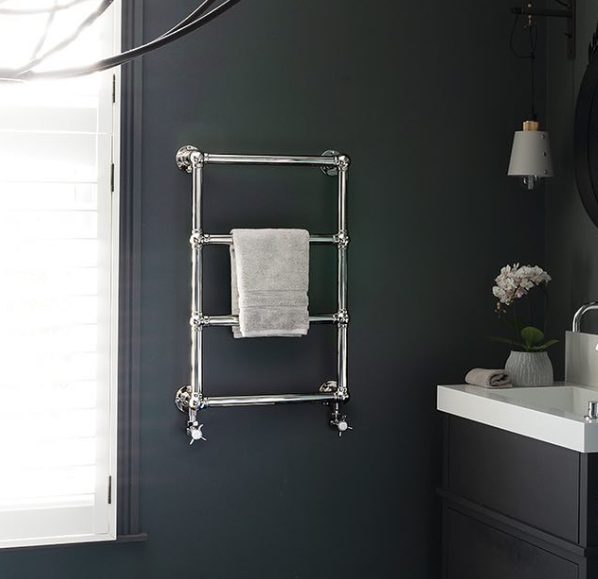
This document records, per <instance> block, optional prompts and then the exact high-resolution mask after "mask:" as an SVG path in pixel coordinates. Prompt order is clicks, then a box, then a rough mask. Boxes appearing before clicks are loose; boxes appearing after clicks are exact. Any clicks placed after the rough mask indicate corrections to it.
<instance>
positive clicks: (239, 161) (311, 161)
mask: <svg viewBox="0 0 598 579" xmlns="http://www.w3.org/2000/svg"><path fill="white" fill-rule="evenodd" d="M203 162H204V163H211V164H220V165H310V166H312V167H336V166H337V165H338V164H339V159H338V157H332V156H331V157H310V156H305V155H218V154H213V153H204V155H203Z"/></svg>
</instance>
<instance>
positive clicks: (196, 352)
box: [175, 145, 350, 443]
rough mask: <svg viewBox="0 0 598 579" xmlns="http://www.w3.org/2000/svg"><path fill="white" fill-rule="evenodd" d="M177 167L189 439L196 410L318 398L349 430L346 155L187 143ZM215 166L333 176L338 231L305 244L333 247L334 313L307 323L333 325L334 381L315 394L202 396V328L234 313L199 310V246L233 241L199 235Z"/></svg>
mask: <svg viewBox="0 0 598 579" xmlns="http://www.w3.org/2000/svg"><path fill="white" fill-rule="evenodd" d="M176 162H177V165H178V167H179V169H181V170H183V171H186V172H187V173H192V176H193V200H192V232H191V237H190V240H189V241H190V245H191V318H190V320H189V324H190V326H191V368H190V384H189V385H188V386H183V387H182V388H180V389H179V390H178V391H177V394H176V399H175V402H176V405H177V407H178V409H179V410H181V411H182V412H186V413H187V412H188V421H187V434H188V435H189V436H190V437H191V443H193V441H195V440H198V439H202V440H205V439H204V438H203V435H202V426H203V425H200V424H199V421H198V416H199V411H200V410H202V409H204V408H209V407H231V406H260V405H264V404H283V403H296V402H323V403H326V404H330V406H331V409H332V413H331V419H330V424H331V425H332V426H333V427H335V428H336V429H337V430H338V432H339V434H342V433H343V432H344V431H346V430H347V429H348V428H350V427H349V426H348V425H347V422H346V419H345V416H343V415H342V414H341V404H343V403H345V402H347V401H348V399H349V390H348V384H347V357H348V347H347V329H348V323H349V315H348V312H347V283H348V278H347V246H348V244H349V236H348V233H347V172H348V169H349V158H348V157H347V156H345V155H341V154H340V153H338V152H336V151H332V150H329V151H325V152H324V153H323V154H322V155H321V156H320V157H308V156H282V155H278V156H277V155H269V156H265V155H210V154H208V153H202V152H200V151H199V150H198V149H197V148H196V147H193V146H191V145H187V146H185V147H182V148H181V149H179V151H178V152H177V155H176ZM209 163H216V164H253V165H311V166H316V167H318V166H319V167H320V168H321V169H322V171H323V172H324V173H325V174H327V175H329V176H334V175H338V188H337V193H338V232H337V233H336V234H334V235H312V236H310V243H318V244H320V243H332V244H335V245H336V246H337V268H338V274H337V312H336V313H335V314H324V315H315V316H310V323H335V324H336V325H337V380H336V381H328V382H325V383H324V384H322V386H321V387H320V389H319V391H318V392H317V393H314V394H273V395H246V396H219V397H209V398H208V397H206V396H205V395H204V388H203V331H204V328H205V327H210V326H234V325H237V324H238V319H237V318H236V317H235V316H204V313H203V299H202V298H203V246H204V245H212V244H216V245H219V244H223V245H228V244H230V243H232V237H231V236H230V235H221V234H218V235H208V234H204V232H203V227H202V193H203V171H204V166H205V165H206V164H209Z"/></svg>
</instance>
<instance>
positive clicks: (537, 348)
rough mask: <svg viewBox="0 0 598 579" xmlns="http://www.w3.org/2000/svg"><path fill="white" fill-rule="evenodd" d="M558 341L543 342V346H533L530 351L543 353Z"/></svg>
mask: <svg viewBox="0 0 598 579" xmlns="http://www.w3.org/2000/svg"><path fill="white" fill-rule="evenodd" d="M558 343H559V341H558V340H548V341H546V342H544V343H543V344H540V345H539V346H533V347H532V350H533V351H534V352H545V351H546V350H547V349H548V348H550V346H554V345H555V344H558Z"/></svg>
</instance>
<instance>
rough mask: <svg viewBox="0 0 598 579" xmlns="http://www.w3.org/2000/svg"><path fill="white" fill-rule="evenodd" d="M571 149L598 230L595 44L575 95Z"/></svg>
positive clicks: (597, 52)
mask: <svg viewBox="0 0 598 579" xmlns="http://www.w3.org/2000/svg"><path fill="white" fill-rule="evenodd" d="M573 146H574V156H575V178H576V180H577V189H578V190H579V194H580V195H581V200H582V202H583V205H584V207H585V209H586V211H587V213H588V215H589V216H590V218H591V219H592V221H593V222H594V224H595V225H596V226H597V227H598V50H597V46H596V45H595V44H593V45H592V47H591V50H590V62H589V64H588V68H587V69H586V72H585V75H584V77H583V80H582V82H581V86H580V89H579V94H578V95H577V104H576V106H575V121H574V135H573Z"/></svg>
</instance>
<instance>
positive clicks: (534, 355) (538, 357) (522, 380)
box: [505, 352, 554, 386]
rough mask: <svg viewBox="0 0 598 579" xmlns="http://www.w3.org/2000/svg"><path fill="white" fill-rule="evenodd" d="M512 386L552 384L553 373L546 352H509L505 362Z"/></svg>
mask: <svg viewBox="0 0 598 579" xmlns="http://www.w3.org/2000/svg"><path fill="white" fill-rule="evenodd" d="M505 370H506V371H507V372H508V373H509V375H510V376H511V381H512V382H513V386H552V385H553V383H554V373H553V371H552V362H551V361H550V358H549V357H548V353H547V352H511V354H510V355H509V357H508V358H507V363H506V364H505Z"/></svg>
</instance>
